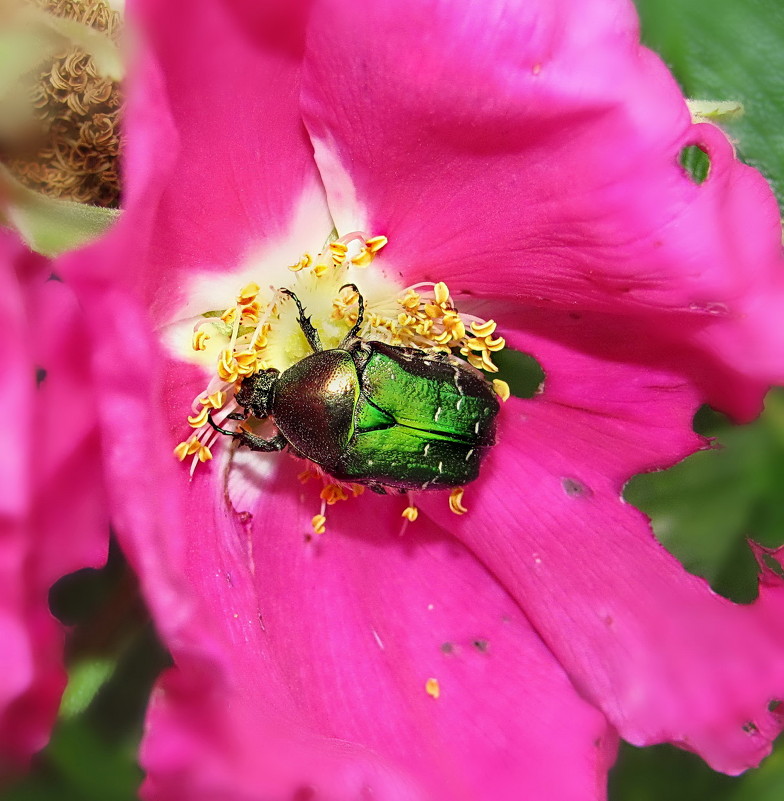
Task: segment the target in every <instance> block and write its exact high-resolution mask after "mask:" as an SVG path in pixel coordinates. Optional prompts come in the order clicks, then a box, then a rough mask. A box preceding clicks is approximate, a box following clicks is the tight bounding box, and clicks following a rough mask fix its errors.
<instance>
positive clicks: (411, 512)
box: [401, 506, 419, 523]
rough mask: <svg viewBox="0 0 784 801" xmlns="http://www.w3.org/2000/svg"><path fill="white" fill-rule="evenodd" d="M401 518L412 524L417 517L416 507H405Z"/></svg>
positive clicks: (417, 510)
mask: <svg viewBox="0 0 784 801" xmlns="http://www.w3.org/2000/svg"><path fill="white" fill-rule="evenodd" d="M401 516H402V517H405V518H406V520H409V521H410V522H412V523H413V522H414V521H415V520H416V519H417V518H418V517H419V509H417V508H416V506H406V508H405V509H403V513H402V515H401Z"/></svg>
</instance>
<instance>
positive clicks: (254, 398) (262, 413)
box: [235, 368, 280, 417]
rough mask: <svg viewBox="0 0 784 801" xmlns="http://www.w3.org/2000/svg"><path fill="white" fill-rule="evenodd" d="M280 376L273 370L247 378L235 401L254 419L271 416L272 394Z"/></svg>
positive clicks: (262, 371)
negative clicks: (270, 401) (270, 402)
mask: <svg viewBox="0 0 784 801" xmlns="http://www.w3.org/2000/svg"><path fill="white" fill-rule="evenodd" d="M279 375H280V371H279V370H275V369H274V368H271V369H269V370H260V371H259V372H258V373H253V374H252V375H249V376H247V377H246V378H244V379H243V380H242V386H240V389H239V392H237V394H236V396H235V400H236V401H237V403H238V404H239V405H240V406H242V407H243V409H245V410H246V411H248V412H250V414H252V415H253V416H254V417H266V416H267V415H268V414H269V397H270V393H271V392H272V387H273V386H274V385H275V382H276V381H277V380H278V376H279Z"/></svg>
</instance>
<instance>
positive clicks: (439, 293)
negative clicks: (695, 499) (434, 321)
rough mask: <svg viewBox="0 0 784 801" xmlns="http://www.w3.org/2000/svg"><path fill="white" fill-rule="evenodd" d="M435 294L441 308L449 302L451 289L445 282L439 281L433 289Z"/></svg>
mask: <svg viewBox="0 0 784 801" xmlns="http://www.w3.org/2000/svg"><path fill="white" fill-rule="evenodd" d="M433 293H434V294H435V297H436V303H437V304H438V305H439V306H443V305H444V304H445V303H447V301H448V300H449V287H448V286H447V285H446V284H445V283H444V282H443V281H439V282H438V283H437V284H436V285H435V286H434V287H433Z"/></svg>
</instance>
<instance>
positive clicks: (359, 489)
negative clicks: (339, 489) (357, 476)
mask: <svg viewBox="0 0 784 801" xmlns="http://www.w3.org/2000/svg"><path fill="white" fill-rule="evenodd" d="M364 491H365V488H364V487H363V486H362V485H361V484H352V485H351V494H352V495H353V496H354V497H355V498H356V497H358V496H359V495H361V494H362V493H363V492H364Z"/></svg>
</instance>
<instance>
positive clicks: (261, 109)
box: [126, 0, 330, 321]
mask: <svg viewBox="0 0 784 801" xmlns="http://www.w3.org/2000/svg"><path fill="white" fill-rule="evenodd" d="M129 5H130V6H131V7H130V8H129V14H130V15H131V17H132V18H134V19H136V20H137V23H138V25H139V26H141V27H143V29H144V33H145V35H146V36H147V37H148V39H149V41H148V42H147V45H148V46H149V49H150V51H151V52H149V53H145V54H144V55H143V56H140V57H139V59H138V63H137V65H136V67H137V69H136V71H135V79H134V80H133V81H132V82H131V95H132V96H131V99H130V101H129V102H130V104H131V110H129V112H128V113H127V118H126V120H127V125H126V133H127V136H128V141H129V149H130V150H131V152H130V154H129V157H128V159H127V162H126V185H127V186H128V187H129V191H130V192H131V193H134V192H138V189H137V187H139V186H140V185H141V186H144V187H145V189H148V190H149V189H150V188H152V191H153V194H152V197H147V199H146V202H141V198H139V201H140V202H139V205H140V208H134V209H133V214H134V218H135V219H134V222H135V223H136V224H137V225H138V224H139V222H140V217H141V219H142V220H143V219H144V217H145V212H149V211H153V210H154V211H155V212H156V216H155V224H154V227H153V229H152V231H150V232H149V235H150V236H151V238H152V240H153V241H154V242H155V246H154V247H153V248H151V249H150V251H149V254H148V258H147V259H146V260H145V261H144V262H143V264H144V267H143V269H142V270H141V275H140V284H141V286H140V289H141V291H142V292H143V293H144V294H145V296H146V298H147V300H148V302H149V303H150V304H151V305H152V306H153V307H154V312H155V315H156V319H158V320H159V321H163V320H166V319H167V318H169V317H170V316H171V314H172V312H173V311H174V310H176V309H177V308H178V307H179V306H181V305H182V303H183V298H184V296H185V290H186V289H187V286H186V278H190V277H192V276H193V275H194V274H209V273H213V274H214V273H215V272H216V271H222V272H223V273H226V272H228V271H232V270H234V271H236V270H238V269H239V267H240V266H241V264H242V262H243V261H244V260H245V259H247V258H249V257H250V256H251V255H252V254H253V252H254V251H255V250H257V249H258V248H259V247H260V246H261V245H264V244H266V243H270V242H275V241H276V240H277V239H278V238H280V237H282V236H283V235H284V234H285V233H286V231H287V226H288V225H289V223H290V219H291V216H292V214H293V213H294V211H295V210H296V209H297V207H298V204H301V203H302V202H303V198H304V199H308V201H309V202H310V203H311V204H312V205H314V206H315V207H316V208H317V209H318V210H319V212H320V213H319V214H318V218H317V219H316V220H314V221H313V227H314V228H317V229H318V237H319V238H320V239H319V242H320V243H323V240H324V238H325V236H326V235H327V234H328V232H329V228H330V226H329V225H328V224H327V221H328V217H327V215H326V211H325V206H324V202H323V190H322V189H321V183H320V181H319V179H318V176H317V173H316V169H315V165H314V164H313V155H312V147H311V145H310V143H309V141H308V137H307V134H306V132H305V129H304V126H303V124H302V122H301V120H300V116H299V110H298V105H297V98H298V92H299V63H298V60H297V57H296V53H293V52H291V51H289V50H287V49H286V48H282V47H281V48H278V49H275V50H273V49H271V48H267V49H265V50H260V49H258V48H257V47H256V45H255V43H254V42H253V40H252V39H251V38H249V37H248V36H247V35H246V32H245V31H244V30H243V29H242V28H241V27H240V24H239V21H238V19H237V17H236V15H235V14H233V13H231V12H230V11H229V10H228V9H227V8H226V6H225V4H223V3H217V2H213V1H212V0H196V2H183V1H181V0H176V2H167V3H159V2H156V0H137V2H136V3H134V4H133V5H131V4H129ZM233 5H235V6H236V5H240V6H245V5H247V6H248V7H250V5H251V4H250V3H248V4H243V3H234V4H233ZM175 132H176V133H175ZM161 157H162V164H160V163H158V162H159V159H161ZM163 187H165V189H162V188H163ZM135 196H136V195H135ZM156 204H157V205H156ZM128 211H130V209H128V210H127V211H126V216H127V212H128ZM126 224H128V225H131V224H132V223H131V222H130V221H129V220H127V219H126ZM141 230H145V226H144V225H142V226H141ZM142 244H143V243H142ZM134 245H135V246H136V248H139V246H140V243H138V242H134ZM299 247H301V245H300V244H297V245H296V249H295V250H292V251H291V253H290V254H289V253H286V254H285V255H283V256H282V258H290V259H291V263H294V262H296V261H297V259H298V258H299V257H300V256H301V255H302V251H301V250H299ZM283 263H285V262H283ZM140 266H141V265H140ZM238 288H239V287H235V289H234V291H236V290H237V289H238ZM200 311H203V309H200Z"/></svg>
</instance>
